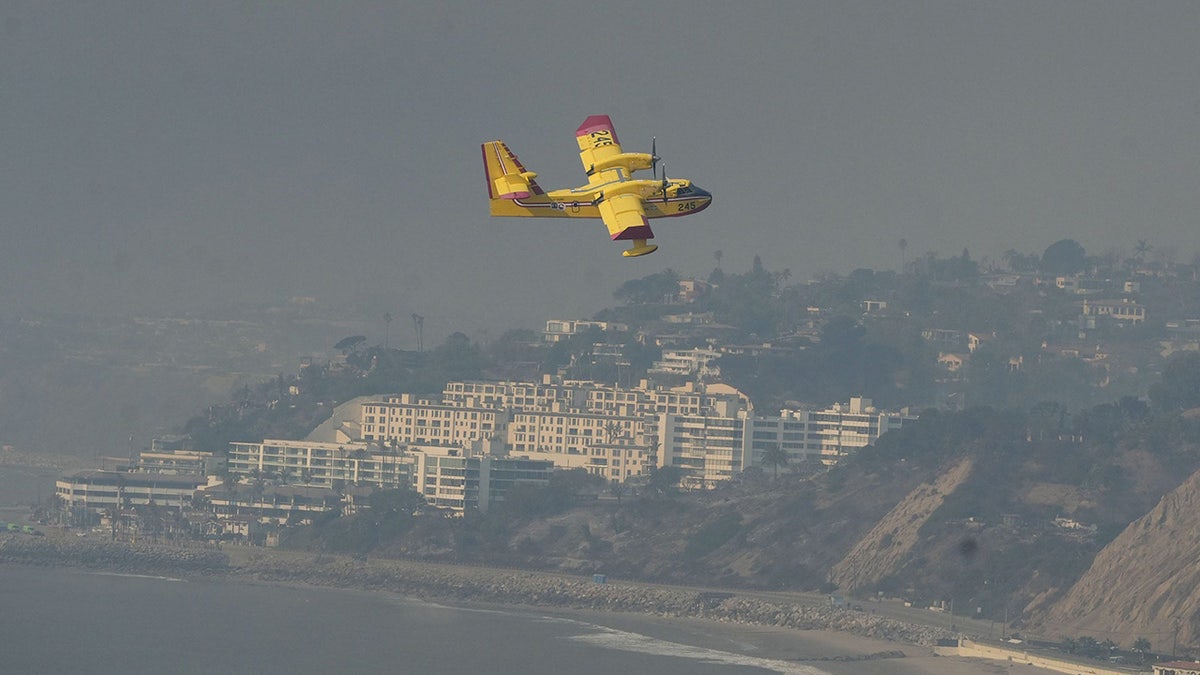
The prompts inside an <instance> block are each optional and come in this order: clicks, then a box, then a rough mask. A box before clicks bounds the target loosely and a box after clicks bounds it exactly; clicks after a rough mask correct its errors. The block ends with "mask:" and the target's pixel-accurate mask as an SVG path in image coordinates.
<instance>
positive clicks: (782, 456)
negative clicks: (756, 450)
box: [762, 443, 788, 478]
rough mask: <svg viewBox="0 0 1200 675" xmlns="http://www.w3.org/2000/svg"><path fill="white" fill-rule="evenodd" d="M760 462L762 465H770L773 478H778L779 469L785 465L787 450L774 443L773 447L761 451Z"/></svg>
mask: <svg viewBox="0 0 1200 675" xmlns="http://www.w3.org/2000/svg"><path fill="white" fill-rule="evenodd" d="M762 461H763V463H764V464H770V465H771V466H772V467H774V469H775V478H779V467H780V466H781V465H783V464H787V461H788V454H787V450H784V449H783V445H782V444H780V443H776V444H775V445H774V446H773V447H770V448H767V449H766V450H763V454H762Z"/></svg>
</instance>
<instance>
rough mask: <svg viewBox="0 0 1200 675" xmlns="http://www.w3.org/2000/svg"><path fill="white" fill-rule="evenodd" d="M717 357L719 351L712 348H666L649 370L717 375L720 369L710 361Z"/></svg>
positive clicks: (703, 375) (706, 375)
mask: <svg viewBox="0 0 1200 675" xmlns="http://www.w3.org/2000/svg"><path fill="white" fill-rule="evenodd" d="M719 358H721V352H719V351H716V350H714V349H701V348H700V347H694V348H692V349H666V350H663V353H662V359H661V360H659V361H655V362H654V367H652V368H651V369H650V372H651V373H669V374H671V375H699V376H700V377H719V376H720V375H721V369H720V368H719V367H717V366H715V365H713V363H712V362H713V361H716V360H717V359H719Z"/></svg>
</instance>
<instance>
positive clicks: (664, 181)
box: [662, 162, 670, 204]
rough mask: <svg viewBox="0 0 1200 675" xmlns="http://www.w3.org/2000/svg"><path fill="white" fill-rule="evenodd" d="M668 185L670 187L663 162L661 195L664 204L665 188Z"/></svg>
mask: <svg viewBox="0 0 1200 675" xmlns="http://www.w3.org/2000/svg"><path fill="white" fill-rule="evenodd" d="M668 185H670V182H668V181H667V163H666V162H663V177H662V193H663V203H664V204H666V203H667V186H668Z"/></svg>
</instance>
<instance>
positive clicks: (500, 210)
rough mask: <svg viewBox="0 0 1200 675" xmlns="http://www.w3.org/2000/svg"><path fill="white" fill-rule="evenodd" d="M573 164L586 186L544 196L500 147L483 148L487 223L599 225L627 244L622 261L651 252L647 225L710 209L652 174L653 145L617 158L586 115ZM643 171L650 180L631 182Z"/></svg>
mask: <svg viewBox="0 0 1200 675" xmlns="http://www.w3.org/2000/svg"><path fill="white" fill-rule="evenodd" d="M575 140H576V141H578V143H579V158H580V160H581V161H582V162H583V170H584V173H586V174H587V177H588V182H587V184H586V185H582V186H580V187H577V188H568V189H563V190H552V191H550V192H546V191H545V190H543V189H542V188H541V186H540V185H538V183H537V174H536V173H534V172H532V171H529V170H527V169H526V168H525V166H524V165H523V164H521V161H520V160H519V159H517V156H516V154H514V153H513V152H512V151H511V150H509V149H508V146H507V145H506V144H505V143H504V141H499V140H497V141H489V142H487V143H484V144H483V166H484V170H485V172H486V177H487V187H488V202H489V207H490V210H491V214H492V215H493V216H516V217H535V218H537V217H541V218H600V219H601V220H603V221H604V225H605V226H606V227H608V234H609V237H610V238H611V239H612V240H613V241H629V242H631V243H632V247H631V248H629V249H627V250H625V251H623V252H622V255H624V256H625V257H628V258H633V257H638V256H643V255H648V254H650V253H653V252H655V251H656V250H658V246H655V245H654V244H648V243H646V242H647V241H648V240H650V239H653V238H654V232H653V231H651V230H650V219H652V218H673V217H678V216H687V215H691V214H693V213H699V212H700V211H703V210H704V209H706V208H708V205H709V204H711V203H712V194H711V193H709V192H708V191H706V190H704V189H702V188H700V187H699V186H697V185H695V184H693V183H692V182H691V181H690V180H687V179H682V178H670V179H668V178H667V172H666V168H665V166H664V167H663V170H662V177H661V178H660V177H659V175H658V173H659V171H658V164H659V159H660V158H659V156H658V154H657V148H656V145H657V143H652V144H651V151H650V152H649V153H645V152H625V151H624V150H622V149H621V144H620V142H619V141H618V140H617V131H616V129H614V128H613V124H612V120H611V119H610V118H609V117H608V115H591V116H590V117H588V118H587V119H585V120H584V121H583V124H580V125H579V128H578V129H576V130H575ZM647 169H648V170H650V171H652V172H653V173H654V178H653V179H649V180H648V179H644V178H643V179H638V178H634V177H633V174H634V172H635V171H644V170H647Z"/></svg>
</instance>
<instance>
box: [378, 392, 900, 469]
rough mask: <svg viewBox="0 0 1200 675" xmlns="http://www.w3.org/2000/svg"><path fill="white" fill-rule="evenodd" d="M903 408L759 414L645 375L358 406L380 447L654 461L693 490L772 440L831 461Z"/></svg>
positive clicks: (606, 465) (865, 405)
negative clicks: (634, 380) (628, 382)
mask: <svg viewBox="0 0 1200 675" xmlns="http://www.w3.org/2000/svg"><path fill="white" fill-rule="evenodd" d="M905 415H906V413H878V412H877V411H875V410H874V408H872V407H871V402H870V400H869V399H861V398H855V399H852V400H851V402H850V403H849V404H848V405H844V406H843V405H837V406H834V407H833V408H831V409H829V410H827V411H784V412H783V414H782V415H781V416H780V417H778V418H758V417H755V415H754V407H753V405H752V404H751V402H750V400H749V399H748V398H747V397H746V396H745V395H744V394H742V393H741V392H739V391H738V390H737V389H734V388H733V387H730V386H728V385H724V384H711V385H701V384H695V383H688V384H685V385H683V386H680V387H673V388H663V387H652V386H650V384H649V382H647V381H645V380H643V381H641V382H640V383H639V385H638V386H636V387H629V388H626V387H619V386H612V385H606V384H599V383H596V382H588V381H571V380H566V381H563V380H555V379H552V378H550V377H548V376H547V377H545V378H544V379H543V380H542V381H541V382H538V383H534V382H509V381H503V382H450V383H448V384H447V385H446V388H445V390H444V391H443V395H442V401H440V402H432V401H423V400H416V399H414V398H413V397H410V396H400V397H395V396H393V397H388V398H387V399H386V400H385V401H374V402H368V403H364V404H363V408H362V425H361V426H362V429H363V436H364V438H365V439H367V440H369V441H372V442H376V443H383V444H386V445H395V444H412V443H414V442H416V441H426V442H427V443H428V442H430V441H432V445H436V446H443V447H454V448H458V449H461V450H463V451H471V452H481V451H483V449H484V448H489V450H488V451H487V452H488V454H492V455H508V456H511V457H518V456H521V457H526V458H529V459H540V460H549V461H552V462H553V463H554V465H555V466H556V467H559V468H583V469H585V470H587V471H588V472H590V473H593V474H595V475H598V476H602V477H604V478H605V479H606V480H608V481H610V482H623V481H625V480H626V479H628V478H630V477H632V476H636V475H639V474H640V473H643V472H644V471H645V470H646V469H648V468H649V467H651V466H658V467H663V466H678V467H680V468H681V469H683V470H684V476H685V483H686V484H688V485H696V486H699V485H712V484H714V483H715V482H718V481H721V480H727V479H729V478H731V477H733V476H734V475H736V474H737V473H738V472H740V471H743V470H744V469H746V468H747V467H750V466H754V465H757V464H761V459H762V453H763V452H764V451H765V450H767V449H769V448H771V447H772V444H773V443H778V444H780V445H782V446H783V447H785V448H786V449H787V450H788V452H789V455H791V458H792V459H793V460H795V461H799V460H801V459H812V458H818V459H820V461H822V462H823V463H826V464H830V463H833V462H835V461H837V458H839V457H841V456H843V455H845V454H847V453H848V452H849V451H851V450H853V449H854V448H857V447H862V446H863V445H867V444H869V443H872V442H874V439H876V438H878V437H879V435H880V434H881V433H883V432H884V431H887V430H888V429H890V428H893V426H898V424H899V422H895V424H893V422H894V421H895V420H902V419H904V418H905ZM423 420H424V421H423ZM422 421H423V422H422ZM433 421H439V422H440V424H439V425H438V426H436V427H433V426H431V425H432V423H433ZM834 427H836V428H837V429H840V431H838V432H834V431H832V430H831V429H832V428H834ZM431 428H432V429H436V430H437V433H436V434H431V433H429V429H431ZM797 429H798V431H797ZM797 433H799V434H800V437H799V438H797V437H796V434H797ZM497 444H502V447H501V446H498V445H497Z"/></svg>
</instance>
